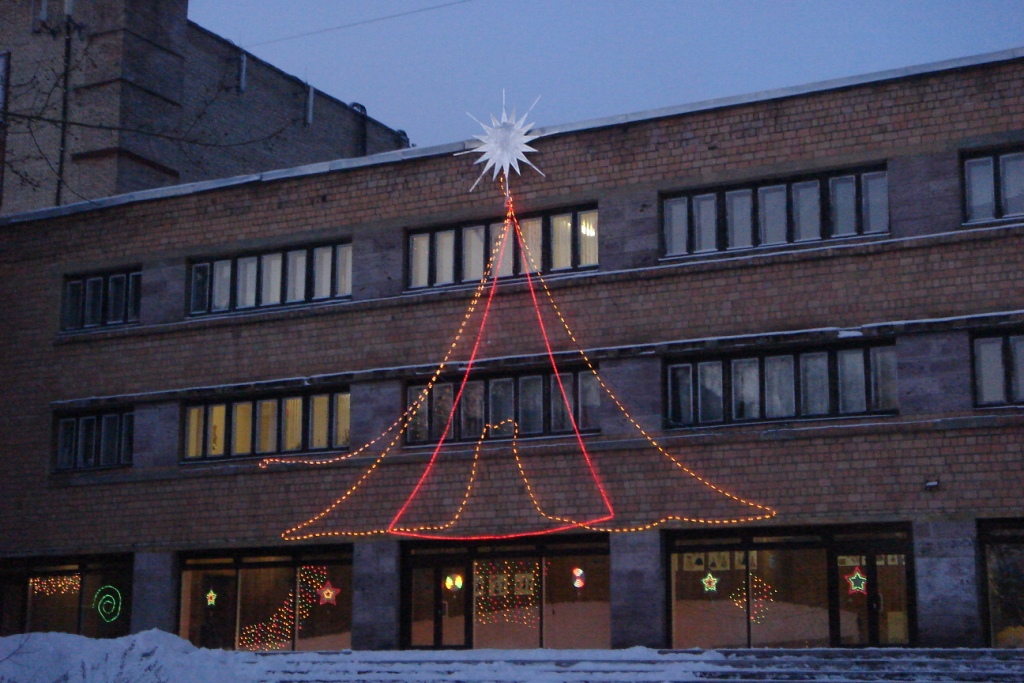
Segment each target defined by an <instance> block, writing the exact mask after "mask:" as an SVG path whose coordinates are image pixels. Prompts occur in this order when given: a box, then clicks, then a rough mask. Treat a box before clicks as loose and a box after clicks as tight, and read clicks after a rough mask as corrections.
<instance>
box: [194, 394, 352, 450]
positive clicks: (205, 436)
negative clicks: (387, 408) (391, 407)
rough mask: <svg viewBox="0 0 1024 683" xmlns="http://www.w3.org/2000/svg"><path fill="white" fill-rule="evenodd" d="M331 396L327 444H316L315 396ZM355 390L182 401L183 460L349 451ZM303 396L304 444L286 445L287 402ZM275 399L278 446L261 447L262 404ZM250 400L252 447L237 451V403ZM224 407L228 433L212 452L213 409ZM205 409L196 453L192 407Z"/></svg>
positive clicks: (224, 422) (329, 397)
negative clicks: (343, 418) (342, 402)
mask: <svg viewBox="0 0 1024 683" xmlns="http://www.w3.org/2000/svg"><path fill="white" fill-rule="evenodd" d="M320 396H327V397H328V399H327V433H326V439H327V445H326V446H323V447H315V446H313V445H312V442H313V436H314V428H313V422H312V421H313V410H312V402H313V399H314V398H315V397H320ZM339 396H347V397H348V398H347V399H346V402H347V403H348V409H349V412H348V418H347V423H348V429H349V431H348V433H347V434H344V435H341V434H338V433H337V432H338V422H337V419H338V397H339ZM351 396H352V394H351V391H350V389H349V388H348V387H338V386H331V387H324V388H322V389H318V390H315V391H304V392H277V393H270V394H268V393H259V394H244V395H232V396H226V397H223V398H218V399H209V400H204V401H189V402H186V403H184V404H183V405H182V412H181V415H182V417H181V431H182V438H181V444H182V447H181V462H183V463H192V462H210V461H218V462H220V461H224V460H239V459H244V458H267V457H280V456H294V455H323V454H325V453H337V452H343V451H348V450H349V449H350V448H351V425H352V413H351V405H352V404H351ZM295 399H298V400H301V401H302V416H301V445H300V446H299V447H298V448H295V449H286V448H285V446H286V445H287V444H286V442H285V439H286V434H285V402H286V401H289V400H295ZM271 401H272V402H274V404H275V406H276V408H275V411H276V412H275V417H274V431H275V434H274V446H273V449H272V450H261V448H260V417H259V409H260V408H259V407H260V404H261V403H263V402H271ZM246 404H248V405H249V407H250V412H249V448H248V451H247V452H243V453H237V454H236V453H234V450H235V448H236V446H237V444H235V430H234V427H235V424H234V423H235V407H236V406H239V405H246ZM218 408H222V409H223V410H224V417H223V426H224V434H223V436H222V441H223V443H222V445H221V446H220V450H221V452H220V453H215V452H211V451H213V450H214V449H213V448H211V438H210V424H211V420H210V415H211V413H212V411H214V410H216V409H218ZM196 410H199V411H201V423H200V424H199V425H198V429H199V431H200V436H199V440H198V444H197V445H198V448H197V449H196V452H195V454H192V448H191V447H192V443H191V442H192V439H191V435H190V434H191V428H192V427H193V424H192V423H191V421H190V420H191V415H192V411H196Z"/></svg>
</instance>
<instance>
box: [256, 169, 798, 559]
mask: <svg viewBox="0 0 1024 683" xmlns="http://www.w3.org/2000/svg"><path fill="white" fill-rule="evenodd" d="M502 187H503V190H504V192H505V197H506V215H505V224H504V227H503V230H502V233H501V236H500V238H499V239H497V240H494V241H492V246H491V252H490V255H489V258H488V260H487V262H486V265H485V268H484V272H483V274H482V276H481V278H480V280H479V282H478V283H477V286H476V289H475V290H474V292H473V297H472V299H471V301H470V304H469V306H468V307H467V310H466V313H465V315H464V316H463V318H462V321H461V323H460V325H459V328H458V330H457V332H456V334H455V336H454V338H453V340H452V342H451V344H450V345H449V347H448V349H447V351H446V353H445V355H444V358H443V359H442V361H441V362H440V363H439V364H438V365H437V367H436V368H435V370H434V371H433V373H432V375H431V377H430V380H429V381H428V382H427V384H426V386H425V387H424V388H423V390H422V391H421V392H420V393H419V394H418V396H417V397H416V399H415V400H414V401H413V402H412V403H411V404H410V405H409V406H408V407H407V408H406V409H405V411H404V412H403V413H402V414H401V415H400V416H399V417H398V418H397V419H396V420H395V421H394V422H392V423H391V425H390V426H388V428H387V429H385V430H384V432H382V433H381V434H380V435H379V436H377V437H375V438H373V439H371V440H370V441H369V442H367V443H366V444H364V445H363V446H361V447H360V448H358V449H356V450H355V451H353V452H351V453H347V454H343V455H339V456H336V457H332V458H325V459H313V458H300V459H293V458H288V459H285V458H265V459H264V460H262V461H261V462H260V467H268V466H269V465H271V464H283V465H294V464H303V465H329V464H333V463H337V462H340V461H344V460H348V459H351V458H353V457H355V456H357V455H360V454H362V453H365V452H366V451H368V450H369V449H370V448H372V447H373V446H374V444H376V443H378V442H379V441H381V440H382V439H385V438H386V437H388V435H389V434H392V433H393V435H392V438H391V439H390V441H389V443H388V444H387V445H386V447H384V449H383V450H382V451H381V453H380V454H379V455H378V456H377V457H376V458H375V459H374V461H373V462H372V463H371V464H370V465H369V466H368V467H367V468H366V469H365V470H364V471H363V473H362V475H361V476H360V477H359V478H358V479H357V480H356V481H355V483H354V484H352V485H351V486H350V487H349V488H348V489H347V490H346V491H345V493H344V494H343V495H342V496H341V497H339V498H337V499H336V500H335V501H334V502H332V503H331V504H330V505H328V506H327V507H326V508H325V509H323V510H322V511H321V512H319V513H317V514H316V515H314V516H313V517H311V518H309V519H308V520H306V521H305V522H302V523H300V524H298V525H296V526H294V527H292V528H290V529H288V530H286V531H285V532H284V533H282V538H284V539H285V540H291V541H295V540H308V539H313V538H324V537H338V536H348V537H365V536H372V535H382V534H393V535H400V536H407V537H417V538H437V537H439V536H438V532H447V531H449V530H451V529H453V528H454V527H455V526H456V525H457V524H458V522H459V521H460V519H461V518H462V516H463V512H464V510H465V508H466V505H467V504H468V502H469V499H470V496H471V492H472V489H473V486H474V483H475V481H476V477H477V471H478V463H479V458H480V449H481V447H482V444H483V440H484V438H485V436H486V434H487V432H488V430H492V429H496V428H500V427H501V426H503V425H504V424H507V423H511V424H512V426H513V439H512V452H513V457H514V459H515V462H516V466H517V469H518V471H519V475H520V478H521V479H522V481H523V484H524V486H525V489H526V492H527V495H528V497H529V499H530V501H531V504H532V505H533V508H534V509H535V510H536V512H537V513H538V514H539V515H540V516H542V517H544V518H545V519H547V520H548V521H551V522H555V523H556V524H558V525H559V526H556V527H555V528H548V529H543V530H532V531H517V532H510V533H508V534H488V535H460V536H452V535H448V534H445V535H443V536H441V537H442V538H446V539H450V540H484V539H488V540H495V539H507V538H518V537H523V536H533V535H540V534H548V533H553V532H556V531H563V530H568V529H573V528H583V529H590V530H593V531H603V532H614V533H622V532H634V531H644V530H648V529H652V528H654V527H657V526H659V525H661V524H664V523H666V522H670V521H677V522H691V523H701V524H739V523H744V522H753V521H759V520H764V519H768V518H771V517H774V516H776V515H777V514H778V513H777V512H776V511H775V510H774V509H772V508H770V507H768V506H765V505H761V504H758V503H754V502H752V501H748V500H746V499H744V498H741V497H739V496H737V495H735V494H733V493H730V492H728V491H726V490H724V489H722V488H721V487H719V486H717V485H715V484H713V483H711V482H710V481H708V480H706V479H704V478H703V477H701V476H700V475H698V474H697V473H696V472H694V471H692V470H690V469H689V468H687V467H686V466H685V465H683V464H682V463H681V462H680V461H679V460H678V459H676V458H675V457H674V456H673V455H672V454H671V453H669V452H668V451H667V450H666V449H665V448H664V447H662V446H661V445H660V444H659V443H658V442H657V441H656V440H655V439H654V437H652V436H651V435H650V434H648V432H647V431H646V430H645V429H644V428H643V427H642V426H641V425H640V424H639V423H638V422H637V421H636V420H635V419H634V418H633V417H632V415H630V413H629V411H628V409H627V408H626V406H625V405H623V404H622V402H621V401H619V399H618V398H617V397H616V395H615V393H614V392H613V391H612V389H611V387H610V386H609V385H608V384H607V383H606V382H605V381H604V379H603V378H602V377H601V376H600V374H599V373H598V371H597V368H596V367H595V365H594V363H593V362H592V361H591V360H590V358H589V357H588V356H587V354H586V352H585V351H584V349H583V347H582V345H581V344H580V343H579V341H578V340H577V338H576V336H575V334H574V333H573V331H572V328H571V327H570V326H569V324H568V321H567V320H566V319H565V316H564V315H563V314H562V311H561V309H559V307H558V305H557V303H555V300H554V296H553V295H552V293H551V289H550V288H549V287H548V284H547V282H546V281H545V279H544V277H543V275H541V273H540V270H541V269H540V268H539V267H538V266H537V263H536V261H534V259H533V255H532V254H531V253H530V249H529V246H528V245H527V243H526V240H525V239H524V237H523V234H522V230H521V228H520V225H519V221H518V219H517V218H516V215H515V210H514V206H513V201H512V195H511V193H510V192H509V191H508V186H507V184H506V183H505V178H504V177H502ZM511 235H515V239H516V241H517V243H518V244H519V246H520V248H521V249H522V253H523V258H524V261H525V262H528V263H529V264H530V267H529V268H524V270H525V271H526V272H525V275H526V284H527V289H528V291H529V293H530V297H531V301H532V303H533V307H534V311H535V314H536V317H537V322H538V325H539V327H540V331H541V335H542V338H543V341H544V345H545V350H546V355H547V357H548V361H549V363H550V364H551V367H552V369H553V371H554V377H555V379H556V382H557V384H558V387H559V393H560V395H561V398H562V401H563V402H564V403H565V405H566V407H567V408H571V406H570V402H569V398H568V394H567V392H566V389H565V387H564V386H563V384H562V380H561V377H560V376H559V375H560V373H559V371H558V367H557V365H556V362H555V357H554V351H553V349H552V346H551V342H550V339H549V337H548V333H547V329H546V326H545V324H544V320H543V316H542V314H541V310H540V303H539V301H538V298H537V294H536V289H535V287H534V283H533V279H534V275H536V279H537V281H538V282H539V283H540V285H541V287H542V288H543V290H544V293H545V296H546V299H547V301H548V303H549V305H550V306H551V308H552V310H553V311H554V313H555V314H556V316H557V317H558V319H559V321H560V323H561V325H562V327H563V328H564V330H565V332H566V334H567V335H568V338H569V339H570V340H571V342H572V344H573V346H574V347H575V351H576V353H578V354H579V355H580V357H581V358H582V360H583V362H584V363H585V365H586V367H587V369H588V370H589V371H590V372H591V373H592V374H593V375H594V377H595V379H596V380H597V382H598V384H599V385H600V386H601V388H602V390H603V391H604V392H605V394H607V395H608V397H609V398H610V399H611V400H612V402H613V403H614V404H615V405H616V406H617V407H618V409H619V410H620V411H621V412H622V414H623V415H624V416H625V418H626V419H627V420H628V422H629V423H630V424H631V425H632V426H633V427H634V428H635V429H636V430H637V431H638V432H639V433H640V434H641V435H642V436H643V437H644V438H645V439H646V440H647V442H648V443H649V444H650V445H651V446H652V447H653V448H655V449H656V450H657V451H658V453H660V454H661V455H662V456H663V457H665V458H667V459H668V460H669V461H670V462H671V463H672V464H673V465H674V466H675V467H676V468H678V469H680V470H682V471H683V472H685V473H686V474H688V475H689V476H690V477H692V478H693V479H695V480H697V481H698V482H700V483H701V484H703V485H704V486H707V487H708V488H710V489H711V490H713V491H715V492H716V493H718V494H720V495H723V496H725V497H727V498H729V499H731V500H733V501H736V502H737V503H740V504H742V505H744V506H747V507H751V508H753V509H754V510H755V511H756V512H755V513H754V514H751V515H748V516H744V517H735V518H730V519H710V518H704V517H690V516H684V515H665V516H663V517H661V518H659V519H657V520H655V521H653V522H649V523H645V524H633V525H630V526H625V527H622V526H612V525H609V524H607V522H609V521H611V520H612V519H614V517H615V511H614V508H613V506H612V502H611V499H610V497H609V495H608V492H607V490H606V488H605V486H604V484H603V482H602V480H601V477H600V475H599V473H598V470H597V467H596V464H595V463H594V462H593V460H592V459H591V457H590V454H589V452H588V451H587V448H586V444H585V443H584V440H583V436H582V434H581V433H580V431H579V426H578V424H577V422H576V419H575V416H574V415H573V411H572V410H571V409H569V410H567V414H568V416H569V420H570V422H571V424H572V428H573V433H574V437H575V439H576V442H577V444H578V446H579V448H580V452H581V454H582V456H583V458H584V461H585V464H586V467H587V469H588V471H589V474H590V477H591V479H592V480H593V481H594V483H595V485H596V487H597V491H598V493H599V495H600V498H601V501H602V504H603V506H604V508H605V511H606V514H604V515H602V516H600V517H598V518H596V519H588V520H577V519H572V518H570V517H567V516H561V515H555V514H550V513H548V512H546V511H545V509H544V506H543V505H542V504H541V502H540V501H539V500H538V498H537V496H536V492H535V487H534V486H532V485H531V483H530V479H529V477H528V476H527V474H526V470H525V468H524V467H523V463H522V460H521V458H520V456H519V450H518V424H516V423H515V422H514V421H512V420H505V421H503V422H501V423H498V424H497V425H490V424H488V425H485V426H484V428H483V431H482V432H481V435H480V438H479V439H478V440H477V443H476V446H475V448H474V451H473V460H472V464H471V468H470V473H469V477H468V479H467V482H466V486H465V490H464V491H463V495H462V499H461V502H460V503H459V505H458V507H457V509H456V510H455V512H454V514H453V515H452V517H451V518H450V519H449V520H448V521H447V522H443V523H440V524H423V525H418V526H406V525H402V524H401V520H402V518H403V517H404V516H405V515H406V513H407V511H408V510H409V508H410V506H411V505H412V504H413V502H414V500H416V498H417V497H418V496H419V494H420V492H421V490H422V488H423V486H424V485H425V484H426V482H427V480H428V479H429V478H430V477H431V475H432V474H433V473H434V471H435V469H436V466H437V465H438V463H439V460H440V457H441V452H442V447H443V445H444V443H445V442H446V440H447V437H448V435H449V434H450V432H451V428H452V425H453V423H454V419H455V415H456V411H457V409H458V406H459V403H460V401H461V399H462V395H463V391H464V389H465V386H466V383H467V381H468V379H469V375H470V372H471V370H472V369H473V365H474V363H475V362H476V360H477V357H478V354H479V349H480V345H481V340H482V338H483V332H484V329H485V327H486V324H487V320H488V317H489V315H490V312H491V306H492V303H493V301H494V297H495V294H496V292H497V289H498V282H499V279H498V278H499V273H498V266H497V264H498V263H500V262H501V259H502V258H503V256H504V254H505V249H506V248H507V247H508V246H509V238H510V236H511ZM485 290H489V291H488V296H487V299H486V303H485V305H484V309H483V311H482V317H481V322H480V327H479V328H478V330H477V333H476V335H475V339H474V341H473V346H472V349H471V352H470V357H469V360H468V361H467V362H466V369H465V370H464V372H463V374H462V379H461V382H460V384H459V390H458V392H457V394H456V396H455V399H454V400H453V402H452V406H451V409H450V410H449V414H448V417H447V420H446V423H445V427H444V429H443V430H442V434H441V436H440V438H439V439H438V442H437V444H436V445H435V447H434V449H433V452H432V453H431V457H430V459H429V461H428V462H427V464H426V466H425V468H424V470H423V472H422V473H421V475H420V477H419V479H418V480H417V482H416V484H415V486H414V487H413V489H412V491H411V492H410V494H409V495H408V496H407V497H406V498H405V500H404V501H403V503H402V504H401V506H399V509H398V511H397V513H396V514H395V515H394V517H393V518H392V519H391V521H390V522H389V523H388V524H387V526H386V527H385V528H380V529H371V530H367V531H316V532H311V531H307V532H305V533H301V532H303V530H305V529H307V528H308V527H310V526H311V525H313V524H315V523H317V522H319V521H320V520H322V519H324V518H325V517H326V516H327V515H329V514H330V513H332V512H333V511H334V510H336V509H337V508H338V506H339V505H341V504H342V503H343V502H344V501H346V500H347V499H348V498H349V497H351V496H352V494H354V493H355V492H356V491H357V490H358V489H359V488H360V487H361V486H362V485H363V484H364V483H365V482H366V481H367V480H368V479H369V478H370V477H371V476H372V475H373V474H374V473H375V472H377V471H378V470H379V467H380V465H381V463H382V462H383V461H384V459H385V458H386V457H387V456H388V455H389V453H391V451H392V450H393V449H394V447H395V446H396V445H397V444H398V442H399V440H400V439H401V438H402V435H403V434H405V432H406V431H407V430H408V428H409V425H410V424H411V423H412V421H413V419H414V418H415V417H416V415H417V414H418V412H419V410H421V409H422V408H423V405H424V403H425V402H426V400H427V397H428V395H429V393H430V391H431V390H432V388H433V387H434V385H435V384H436V383H437V381H438V380H439V378H440V377H441V375H442V374H443V372H444V369H445V368H446V367H447V365H448V362H449V360H450V359H451V357H452V355H453V354H454V353H455V351H456V349H457V348H458V347H459V345H460V343H461V342H462V339H463V336H464V333H465V331H466V326H467V325H468V323H469V320H470V319H471V317H472V316H473V314H474V313H475V312H476V310H477V307H478V306H479V304H480V300H481V298H482V297H483V293H484V291H485Z"/></svg>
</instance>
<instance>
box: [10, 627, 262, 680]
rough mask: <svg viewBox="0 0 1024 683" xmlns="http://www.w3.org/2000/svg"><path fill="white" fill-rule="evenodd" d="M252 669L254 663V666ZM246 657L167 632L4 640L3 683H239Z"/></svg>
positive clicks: (34, 635)
mask: <svg viewBox="0 0 1024 683" xmlns="http://www.w3.org/2000/svg"><path fill="white" fill-rule="evenodd" d="M250 663H251V660H250ZM242 664H243V661H242V657H240V656H239V655H237V654H234V653H230V652H225V651H223V650H201V649H198V648H195V647H193V646H192V645H191V644H190V643H189V642H188V641H185V640H182V639H181V638H178V637H177V636H174V635H171V634H170V633H165V632H163V631H157V630H152V631H146V632H144V633H139V634H136V635H133V636H126V637H124V638H116V639H112V640H93V639H91V638H85V637H83V636H76V635H70V634H67V633H26V634H23V635H16V636H8V637H6V638H0V683H57V682H59V683H181V682H185V681H188V683H235V682H236V681H239V682H240V681H245V680H247V678H246V677H243V676H242V675H241V668H240V665H242Z"/></svg>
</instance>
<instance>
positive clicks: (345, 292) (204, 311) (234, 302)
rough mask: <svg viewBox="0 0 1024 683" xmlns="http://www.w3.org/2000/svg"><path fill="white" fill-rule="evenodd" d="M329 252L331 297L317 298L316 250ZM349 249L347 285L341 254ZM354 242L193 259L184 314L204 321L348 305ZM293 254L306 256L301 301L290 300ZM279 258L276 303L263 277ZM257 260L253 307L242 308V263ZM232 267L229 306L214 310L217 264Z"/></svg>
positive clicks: (325, 243)
mask: <svg viewBox="0 0 1024 683" xmlns="http://www.w3.org/2000/svg"><path fill="white" fill-rule="evenodd" d="M324 248H330V249H331V258H330V267H331V278H330V285H329V289H330V294H329V295H328V296H316V289H315V287H316V268H315V254H316V252H317V250H320V249H324ZM342 249H347V250H348V256H347V262H348V282H342V281H341V274H340V273H339V268H338V262H339V260H340V257H339V253H340V250H342ZM352 249H353V247H352V242H351V241H339V242H318V243H315V244H303V245H297V246H288V247H281V248H278V249H264V250H259V251H245V252H239V253H234V254H229V255H224V256H218V257H210V258H194V259H190V260H189V262H188V272H187V277H186V280H187V283H188V285H187V287H186V288H185V312H186V314H187V315H188V316H189V317H203V316H208V315H222V314H225V313H240V312H258V311H268V310H276V309H279V308H291V307H295V306H308V305H310V304H318V303H324V302H330V301H349V300H351V298H352V270H353V268H352V264H353V258H352ZM292 252H305V260H304V263H305V274H304V279H303V285H302V286H303V296H302V297H301V298H299V299H294V300H289V299H288V277H289V258H288V255H289V254H291V253H292ZM275 255H276V256H279V257H280V264H279V269H280V271H279V273H280V281H279V282H278V283H277V290H278V291H277V293H276V294H277V296H276V299H270V298H269V297H268V296H267V293H266V292H265V291H264V288H263V285H264V275H265V269H266V262H265V259H267V258H268V257H273V256H275ZM248 259H255V262H256V263H255V282H256V284H255V292H254V294H253V303H252V304H251V305H242V304H240V302H239V297H238V289H239V284H238V283H239V277H238V274H239V261H243V260H248ZM224 262H227V263H229V276H228V282H227V289H228V303H227V305H226V306H224V307H223V308H215V306H214V296H215V293H216V292H215V289H214V285H215V280H216V278H215V270H216V267H217V265H218V264H221V263H224ZM200 272H203V273H205V281H202V280H200V279H199V277H198V274H199V273H200Z"/></svg>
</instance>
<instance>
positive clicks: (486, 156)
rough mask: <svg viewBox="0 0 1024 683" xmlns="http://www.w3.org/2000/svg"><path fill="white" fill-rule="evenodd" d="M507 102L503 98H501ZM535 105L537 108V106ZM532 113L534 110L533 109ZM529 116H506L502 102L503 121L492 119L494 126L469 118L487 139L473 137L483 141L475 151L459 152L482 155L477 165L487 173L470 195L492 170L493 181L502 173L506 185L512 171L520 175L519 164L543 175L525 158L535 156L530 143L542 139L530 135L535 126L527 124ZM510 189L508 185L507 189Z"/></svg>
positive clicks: (482, 136)
mask: <svg viewBox="0 0 1024 683" xmlns="http://www.w3.org/2000/svg"><path fill="white" fill-rule="evenodd" d="M502 100H504V97H502ZM534 104H537V103H536V102H534ZM530 109H531V110H532V109H533V107H530ZM529 115H530V112H529V111H527V112H526V113H525V114H523V116H522V118H520V119H516V113H515V110H513V111H512V116H509V115H508V114H506V113H505V103H504V101H502V104H501V120H500V121H499V120H497V119H495V118H494V116H493V115H492V116H491V125H489V126H488V125H487V124H485V123H480V121H477V119H476V118H475V117H474V116H473V115H472V114H470V115H469V116H470V118H472V119H473V120H474V121H476V122H477V123H480V125H481V126H483V129H484V131H485V133H484V135H474V136H473V137H475V138H476V139H477V140H479V141H480V144H478V145H477V146H476V147H474V148H473V149H470V150H466V151H464V152H458V153H457V155H458V154H469V153H471V152H476V153H478V154H480V158H479V159H477V160H476V161H475V162H474V163H476V164H480V163H483V164H484V170H483V171H482V172H481V173H480V177H479V178H477V179H476V182H475V183H473V187H471V188H470V189H469V191H470V192H472V191H473V190H475V189H476V186H477V185H479V184H480V181H481V180H483V177H484V176H485V175H486V174H487V171H491V170H493V176H492V180H497V178H498V174H499V173H502V174H504V176H505V180H506V183H507V181H508V178H509V169H512V170H514V171H515V172H516V174H517V175H518V174H519V162H520V161H522V162H523V163H524V164H526V165H527V166H529V167H530V168H532V169H533V170H535V171H537V173H540V174H541V175H544V173H543V172H542V171H541V170H540V169H539V168H537V167H536V166H534V165H533V163H532V162H531V161H530V160H529V159H527V158H526V153H527V152H536V151H537V150H535V149H534V148H533V147H530V145H529V143H530V142H532V141H533V140H536V139H537V138H538V137H540V136H539V135H530V134H529V131H530V128H531V127H532V125H533V124H530V123H526V117H527V116H529ZM506 187H507V185H506Z"/></svg>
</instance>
